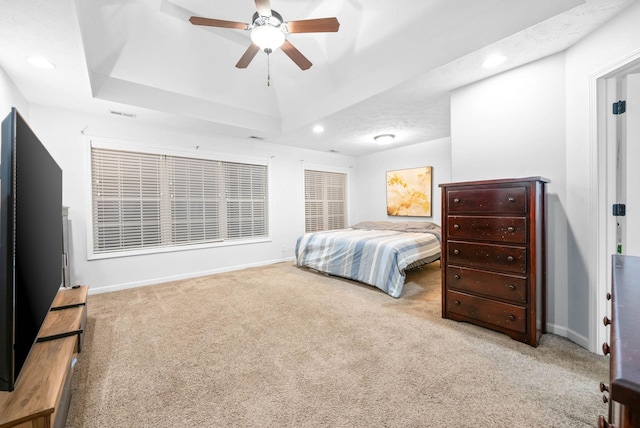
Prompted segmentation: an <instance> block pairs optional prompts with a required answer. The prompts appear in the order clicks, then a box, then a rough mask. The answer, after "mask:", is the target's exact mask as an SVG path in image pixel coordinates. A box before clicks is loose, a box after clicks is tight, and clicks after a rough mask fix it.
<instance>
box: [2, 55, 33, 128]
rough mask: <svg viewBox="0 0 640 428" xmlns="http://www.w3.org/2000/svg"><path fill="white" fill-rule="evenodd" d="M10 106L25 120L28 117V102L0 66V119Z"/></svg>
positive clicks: (6, 113) (9, 109) (4, 115)
mask: <svg viewBox="0 0 640 428" xmlns="http://www.w3.org/2000/svg"><path fill="white" fill-rule="evenodd" d="M11 107H15V108H17V109H18V111H19V112H20V114H21V115H22V117H23V118H24V119H25V120H28V119H29V103H28V102H27V100H26V98H25V97H24V95H22V92H20V90H19V89H18V88H17V87H16V85H15V84H14V83H13V81H11V79H9V76H7V73H6V72H5V71H4V69H3V68H2V67H0V121H2V120H4V118H5V117H7V115H8V114H9V112H10V111H11Z"/></svg>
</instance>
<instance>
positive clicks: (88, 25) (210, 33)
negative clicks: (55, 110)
mask: <svg viewBox="0 0 640 428" xmlns="http://www.w3.org/2000/svg"><path fill="white" fill-rule="evenodd" d="M633 2H634V0H586V1H583V0H396V1H388V0H271V7H272V8H273V9H274V10H276V11H278V12H279V13H280V14H281V15H282V16H283V18H284V20H285V21H292V20H301V19H312V18H324V17H331V16H335V17H337V18H338V20H339V21H340V30H339V31H338V32H337V33H312V34H290V35H289V36H288V40H289V41H290V42H291V43H293V44H294V45H295V46H296V47H297V48H298V49H299V50H300V51H301V52H302V53H303V54H304V55H305V56H306V57H307V58H308V59H309V60H310V61H311V62H312V63H313V66H312V67H311V69H309V70H306V71H301V70H300V69H299V68H298V67H297V66H296V65H295V64H294V63H293V62H292V61H291V60H290V59H289V58H288V57H287V56H285V55H284V53H283V52H281V51H279V50H278V51H276V52H274V53H273V54H272V55H271V57H270V59H269V64H267V55H266V54H264V53H263V52H259V53H258V54H257V55H256V57H255V58H254V60H253V61H252V62H251V64H250V65H249V67H248V68H247V69H237V68H236V67H235V64H236V62H237V61H238V60H239V59H240V57H241V56H242V54H243V53H244V51H245V49H246V48H247V46H248V45H249V43H250V39H249V33H248V32H247V31H244V30H234V29H222V28H207V27H199V26H194V25H191V24H190V23H189V22H188V18H189V17H190V16H192V15H196V16H203V17H209V18H217V19H224V20H230V21H241V22H250V21H251V17H252V15H253V13H254V12H255V4H254V2H253V1H252V0H100V1H98V0H93V1H89V0H77V1H75V2H74V1H73V0H56V1H51V0H29V1H15V0H0V10H1V11H2V13H0V66H1V67H2V68H4V69H5V71H6V72H7V73H8V75H9V76H10V78H11V79H12V80H13V81H14V82H15V83H16V85H17V86H18V88H19V89H20V90H21V91H22V93H23V94H24V95H25V97H26V98H27V99H28V100H29V101H30V102H32V103H38V104H45V105H56V106H61V107H66V108H71V109H77V110H82V111H93V112H96V113H99V114H105V115H108V114H110V113H109V111H110V110H117V111H123V112H125V113H133V114H136V118H135V119H126V118H122V120H136V121H141V122H151V123H159V122H161V123H163V124H164V125H165V126H170V127H173V128H180V129H187V128H190V129H197V130H198V131H206V132H210V133H212V134H214V135H223V136H228V137H234V138H249V137H252V136H253V137H259V138H263V139H264V140H265V141H269V142H273V143H278V144H285V145H292V146H297V147H305V148H310V149H316V150H322V151H327V150H333V151H337V152H340V153H343V154H346V155H353V156H360V155H363V154H367V153H371V152H375V151H379V150H383V149H386V148H388V147H389V146H379V145H377V144H376V143H374V142H373V136H374V135H377V134H380V133H393V134H395V135H396V136H397V138H396V140H395V141H394V143H393V146H392V147H397V146H402V145H408V144H414V143H418V142H424V141H429V140H433V139H437V138H442V137H446V136H449V133H450V131H449V123H450V119H449V95H448V91H450V90H451V89H454V88H457V87H460V86H462V85H466V84H468V83H471V82H474V81H476V80H479V79H482V78H484V77H487V76H489V75H492V74H495V73H498V72H501V71H504V70H507V69H510V68H513V67H516V66H519V65H522V64H525V63H527V62H530V61H533V60H536V59H538V58H541V57H544V56H548V55H550V54H553V53H556V52H559V51H562V50H564V49H566V48H567V47H569V46H571V45H572V44H573V43H575V42H576V41H578V40H580V39H581V38H582V37H584V36H585V35H586V34H588V33H589V32H591V31H593V30H594V29H596V28H597V27H598V26H599V25H601V24H602V23H603V22H605V21H606V20H608V19H610V18H611V17H613V16H614V15H615V14H617V13H619V12H620V11H621V10H622V9H623V8H625V7H627V6H629V5H630V4H631V3H633ZM494 52H499V53H502V54H505V55H507V56H508V60H507V61H506V62H505V63H503V64H502V65H501V66H499V67H497V68H495V69H492V70H487V69H483V68H482V67H481V66H480V64H481V63H482V61H483V60H484V58H485V57H486V56H487V55H488V54H490V53H494ZM34 54H40V55H44V56H46V57H48V58H49V59H50V60H51V61H52V62H53V63H55V64H56V68H55V69H54V70H50V71H45V70H40V69H36V68H33V67H31V66H30V65H28V64H27V63H26V57H28V56H30V55H34ZM268 67H269V71H270V73H269V74H270V76H271V85H270V86H267V68H268ZM315 124H322V125H323V126H324V128H325V132H324V133H322V134H314V133H313V132H312V131H311V128H312V127H313V125H315ZM256 144H260V142H259V141H256Z"/></svg>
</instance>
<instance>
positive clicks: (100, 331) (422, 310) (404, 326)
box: [67, 262, 608, 428]
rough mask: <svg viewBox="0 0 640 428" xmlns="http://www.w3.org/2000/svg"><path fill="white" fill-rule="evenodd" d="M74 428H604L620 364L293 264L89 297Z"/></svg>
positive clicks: (422, 276) (428, 295)
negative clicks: (606, 386)
mask: <svg viewBox="0 0 640 428" xmlns="http://www.w3.org/2000/svg"><path fill="white" fill-rule="evenodd" d="M88 305H89V306H88V309H89V320H88V331H87V333H86V338H85V345H84V349H83V352H82V354H81V356H80V361H79V363H78V365H77V366H76V372H75V374H74V383H73V397H72V403H71V409H70V413H69V419H68V424H67V426H68V427H101V428H104V427H109V428H111V427H233V426H248V427H319V426H322V427H481V426H491V427H550V426H553V427H571V428H575V427H593V426H596V421H597V416H598V414H601V413H605V412H606V405H605V404H603V403H602V399H601V394H600V393H599V391H598V384H599V382H600V381H601V380H605V379H607V377H608V376H607V375H608V360H607V357H602V356H597V355H594V354H591V353H589V352H588V351H586V350H584V349H583V348H580V347H579V346H577V345H575V344H573V343H571V342H570V341H568V340H565V339H563V338H560V337H557V336H554V335H550V334H547V335H545V336H543V340H542V343H541V345H540V346H539V347H538V348H532V347H529V346H527V345H524V344H521V343H519V342H515V341H512V340H511V339H509V338H508V337H507V336H504V335H501V334H499V333H495V332H491V331H489V330H485V329H482V328H479V327H476V326H472V325H469V324H465V323H457V322H454V321H450V320H443V319H442V318H441V317H440V306H441V302H440V266H439V262H436V263H432V264H431V265H429V266H426V267H424V268H423V269H421V270H417V271H414V272H412V273H410V274H409V276H408V278H407V284H406V285H405V290H404V292H403V296H402V297H401V298H400V299H393V298H391V297H389V296H387V295H386V294H384V293H382V292H380V291H379V290H377V289H375V288H373V287H368V286H364V285H359V284H357V283H355V282H351V281H347V280H341V279H336V278H332V277H327V276H324V275H322V274H318V273H314V272H311V271H309V270H305V269H297V268H295V267H294V266H292V264H291V263H280V264H277V265H272V266H266V267H261V268H254V269H247V270H243V271H238V272H231V273H226V274H220V275H214V276H209V277H205V278H198V279H193V280H186V281H180V282H174V283H169V284H161V285H154V286H148V287H143V288H137V289H133V290H126V291H120V292H114V293H106V294H98V295H92V296H90V297H89V301H88Z"/></svg>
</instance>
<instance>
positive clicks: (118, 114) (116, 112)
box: [109, 110, 136, 119]
mask: <svg viewBox="0 0 640 428" xmlns="http://www.w3.org/2000/svg"><path fill="white" fill-rule="evenodd" d="M109 113H111V114H115V115H116V116H122V117H130V118H132V119H135V117H136V115H135V114H133V113H124V112H121V111H115V110H110V111H109Z"/></svg>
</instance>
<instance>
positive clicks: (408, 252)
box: [295, 221, 441, 298]
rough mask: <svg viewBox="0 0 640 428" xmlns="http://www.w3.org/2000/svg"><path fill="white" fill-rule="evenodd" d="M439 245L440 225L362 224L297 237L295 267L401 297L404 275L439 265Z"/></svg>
mask: <svg viewBox="0 0 640 428" xmlns="http://www.w3.org/2000/svg"><path fill="white" fill-rule="evenodd" d="M440 241H441V234H440V226H438V225H436V224H435V223H431V222H426V221H409V222H390V221H375V222H372V221H367V222H361V223H358V224H356V225H353V226H351V227H349V228H347V229H338V230H328V231H322V232H311V233H306V234H304V235H303V236H301V237H299V238H298V240H297V242H296V250H295V256H296V266H298V267H307V268H310V269H314V270H317V271H320V272H324V273H327V274H330V275H336V276H340V277H343V278H348V279H352V280H355V281H359V282H363V283H365V284H368V285H372V286H374V287H377V288H379V289H380V290H382V291H384V292H385V293H387V294H388V295H390V296H391V297H395V298H398V297H400V295H401V294H402V288H403V286H404V280H405V276H406V275H405V271H406V270H408V269H412V268H416V267H418V266H421V265H424V264H427V263H431V262H433V261H436V260H438V259H439V258H440V248H441V245H440Z"/></svg>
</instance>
